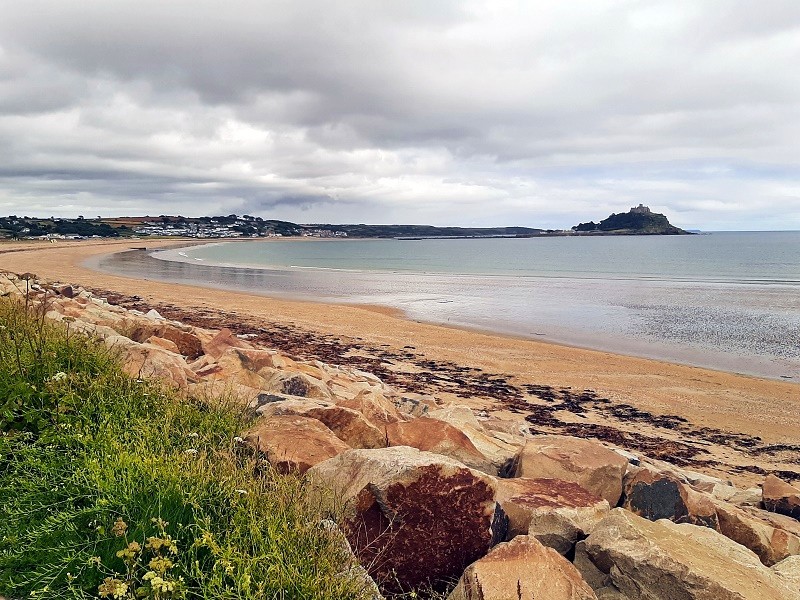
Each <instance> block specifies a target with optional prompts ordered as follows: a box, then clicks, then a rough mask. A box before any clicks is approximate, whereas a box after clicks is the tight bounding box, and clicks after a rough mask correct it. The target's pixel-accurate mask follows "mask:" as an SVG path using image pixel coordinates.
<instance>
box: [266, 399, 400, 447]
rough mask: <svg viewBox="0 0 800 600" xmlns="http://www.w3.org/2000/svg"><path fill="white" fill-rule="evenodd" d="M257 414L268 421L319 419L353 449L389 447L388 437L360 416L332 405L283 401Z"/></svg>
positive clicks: (342, 407) (327, 403)
mask: <svg viewBox="0 0 800 600" xmlns="http://www.w3.org/2000/svg"><path fill="white" fill-rule="evenodd" d="M256 413H257V414H259V415H263V416H265V417H268V416H270V415H300V416H304V417H310V418H312V419H317V420H318V421H320V422H321V423H323V424H324V425H325V426H326V427H327V428H328V429H330V430H331V431H332V432H333V433H334V434H335V435H336V436H337V437H338V438H339V439H340V440H342V441H343V442H345V443H346V444H347V445H348V446H350V447H351V448H384V447H386V435H385V434H384V433H383V432H382V431H381V430H380V429H378V428H377V427H375V425H373V424H372V423H370V422H369V421H367V420H366V419H365V418H364V416H363V415H362V414H361V413H360V412H357V411H355V410H353V409H351V408H346V407H344V406H340V405H337V404H331V403H330V402H324V401H321V400H299V399H298V400H282V401H278V402H270V403H267V404H264V405H263V406H260V407H259V408H257V409H256Z"/></svg>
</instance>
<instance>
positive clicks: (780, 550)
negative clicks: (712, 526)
mask: <svg viewBox="0 0 800 600" xmlns="http://www.w3.org/2000/svg"><path fill="white" fill-rule="evenodd" d="M714 507H715V510H716V513H717V519H718V523H719V532H720V533H721V534H722V535H724V536H725V537H727V538H730V539H732V540H733V541H734V542H737V543H739V544H741V545H742V546H744V547H745V548H749V549H750V550H752V551H753V552H755V553H756V554H757V555H758V558H759V559H761V562H762V563H764V564H765V565H767V566H771V565H774V564H775V563H778V562H780V561H782V560H784V559H785V558H787V557H788V556H792V555H795V554H800V523H798V522H797V521H795V520H794V519H792V518H790V517H785V516H783V515H777V514H772V513H769V512H767V511H763V510H759V509H756V508H748V507H737V506H734V505H733V504H729V503H727V502H722V501H719V500H715V501H714ZM775 517H778V518H775ZM781 518H782V519H784V520H785V521H783V522H782V521H781ZM787 521H788V522H787Z"/></svg>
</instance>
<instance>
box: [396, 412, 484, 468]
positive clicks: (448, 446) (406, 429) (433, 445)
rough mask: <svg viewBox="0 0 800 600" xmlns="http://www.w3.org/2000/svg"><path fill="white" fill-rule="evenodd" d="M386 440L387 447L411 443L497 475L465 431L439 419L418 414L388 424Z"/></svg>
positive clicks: (412, 445) (420, 448)
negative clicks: (414, 416)
mask: <svg viewBox="0 0 800 600" xmlns="http://www.w3.org/2000/svg"><path fill="white" fill-rule="evenodd" d="M386 439H387V440H388V442H389V445H390V446H411V447H412V448H417V449H419V450H425V451H427V452H435V453H436V454H441V455H443V456H449V457H450V458H454V459H456V460H458V461H460V462H462V463H464V464H465V465H467V466H468V467H471V468H473V469H478V470H479V471H483V472H484V473H491V474H492V475H496V474H497V470H496V469H495V468H494V466H493V465H492V463H491V461H489V460H488V459H487V458H486V457H485V456H484V455H483V454H481V452H480V451H479V450H478V449H477V448H476V447H475V444H473V443H472V442H471V441H470V439H469V438H468V437H467V436H466V434H465V433H463V432H462V431H461V430H460V429H458V428H456V427H453V426H452V425H450V424H449V423H445V422H443V421H439V420H438V419H431V418H429V417H419V418H417V419H412V420H410V421H397V422H395V423H389V424H388V425H387V426H386Z"/></svg>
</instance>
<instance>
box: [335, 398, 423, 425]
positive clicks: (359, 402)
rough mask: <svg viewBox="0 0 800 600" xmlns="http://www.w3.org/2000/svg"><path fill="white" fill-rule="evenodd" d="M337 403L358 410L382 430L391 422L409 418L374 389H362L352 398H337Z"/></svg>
mask: <svg viewBox="0 0 800 600" xmlns="http://www.w3.org/2000/svg"><path fill="white" fill-rule="evenodd" d="M336 404H338V405H339V406H343V407H345V408H351V409H353V410H355V411H358V412H359V413H361V414H362V415H363V416H364V418H365V419H366V420H367V421H369V422H370V423H372V424H373V425H375V427H377V428H378V429H380V430H381V431H384V428H385V427H386V425H389V424H390V423H397V422H398V421H406V420H408V418H407V417H406V416H405V415H401V414H400V411H398V410H397V407H396V406H395V405H394V404H393V403H392V402H391V401H389V400H388V399H387V398H386V397H385V396H383V395H382V394H379V393H377V392H375V391H372V390H361V391H359V392H358V393H357V394H356V395H355V396H353V397H352V398H337V399H336Z"/></svg>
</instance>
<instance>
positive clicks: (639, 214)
mask: <svg viewBox="0 0 800 600" xmlns="http://www.w3.org/2000/svg"><path fill="white" fill-rule="evenodd" d="M572 230H573V231H574V232H575V233H579V234H588V235H691V234H690V233H689V232H688V231H684V230H683V229H680V228H679V227H675V226H674V225H672V224H671V223H670V222H669V220H668V219H667V217H666V216H664V215H662V214H659V213H654V212H652V211H651V210H650V209H649V208H648V207H647V206H644V205H643V204H640V205H639V206H634V207H632V208H631V209H630V210H629V211H628V212H626V213H619V214H615V213H611V215H610V216H609V217H608V218H606V219H603V220H602V221H600V222H599V223H595V222H594V221H589V222H588V223H580V224H578V225H576V226H575V227H573V228H572Z"/></svg>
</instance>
